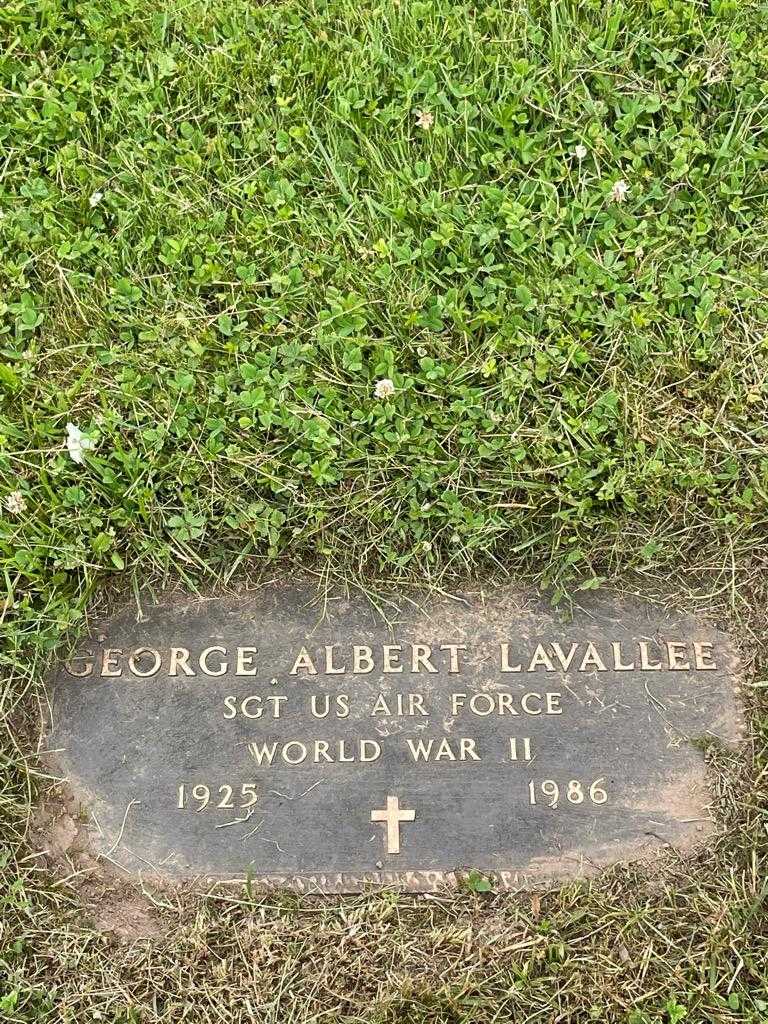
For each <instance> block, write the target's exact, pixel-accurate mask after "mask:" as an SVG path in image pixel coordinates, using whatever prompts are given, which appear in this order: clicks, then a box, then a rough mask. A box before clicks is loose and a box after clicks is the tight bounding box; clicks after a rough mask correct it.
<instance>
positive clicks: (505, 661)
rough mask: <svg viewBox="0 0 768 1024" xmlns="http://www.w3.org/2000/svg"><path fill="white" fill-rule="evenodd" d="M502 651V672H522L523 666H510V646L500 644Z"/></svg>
mask: <svg viewBox="0 0 768 1024" xmlns="http://www.w3.org/2000/svg"><path fill="white" fill-rule="evenodd" d="M499 647H500V650H501V671H502V672H522V671H523V666H522V665H521V664H519V663H518V664H517V665H510V663H509V647H510V645H509V644H499Z"/></svg>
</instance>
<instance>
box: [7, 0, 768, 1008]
mask: <svg viewBox="0 0 768 1024" xmlns="http://www.w3.org/2000/svg"><path fill="white" fill-rule="evenodd" d="M767 30H768V13H767V12H766V10H765V8H764V7H763V6H762V5H761V4H759V3H752V2H738V3H737V2H735V0H711V2H700V3H694V2H688V0H685V2H684V0H647V2H639V0H636V2H630V0H625V2H621V0H599V2H598V0H583V2H581V3H577V2H574V0H562V2H552V3H549V4H544V3H539V2H536V0H531V2H529V3H522V2H518V0H511V2H510V3H507V4H501V3H497V2H495V0H491V2H489V3H488V4H487V5H485V6H482V5H478V6H470V5H467V4H462V3H449V2H447V0H429V2H427V0H424V2H416V0H401V2H399V3H398V2H396V0H381V2H380V3H370V2H366V0H361V2H359V3H351V2H350V0H329V2H313V0H308V2H306V3H295V2H293V0H288V2H285V3H280V4H271V5H263V6H256V5H254V4H248V3H243V2H236V0H218V2H216V3H209V2H192V3H184V4H180V3H178V4H170V3H167V2H164V0H160V2H159V3H155V4H149V3H146V0H120V2H118V0H112V2H110V0H92V2H90V3H87V4H76V3H74V0H6V2H5V3H4V4H3V6H2V9H0V101H1V103H2V105H1V106H0V110H1V111H2V115H3V116H2V118H0V212H2V215H3V216H2V218H1V219H0V397H1V398H2V406H0V503H2V513H1V514H0V515H1V517H0V569H2V577H0V579H2V586H3V591H4V592H3V596H2V598H0V629H2V633H0V641H1V644H2V646H0V671H2V674H3V689H2V696H1V697H0V716H2V721H3V723H4V732H3V733H2V737H3V738H2V740H1V741H0V827H2V829H3V835H4V836H7V837H8V844H7V848H6V852H5V853H4V855H3V860H2V869H1V870H2V876H1V877H2V888H0V986H2V985H4V986H5V988H4V989H2V988H0V1016H1V1015H2V1014H3V1013H4V1014H5V1016H6V1017H7V1019H8V1020H9V1021H13V1022H14V1024H15V1022H21V1021H23V1022H27V1021H59V1020H73V1021H74V1020H77V1021H83V1020H102V1021H109V1022H115V1024H117V1022H129V1021H141V1022H142V1024H143V1022H151V1021H177V1020H178V1021H181V1020H188V1021H193V1022H197V1021H206V1022H207V1021H211V1022H213V1021H216V1022H220V1021H239V1020H246V1019H251V1018H253V1019H255V1020H264V1021H291V1020H297V1021H298V1020H302V1021H308V1020H323V1021H336V1020H338V1021H358V1020H361V1021H362V1020H365V1021H392V1022H394V1021H414V1022H416V1021H419V1022H420V1021H430V1022H431V1021H434V1022H441V1024H442V1022H446V1024H448V1022H451V1024H454V1022H464V1021H466V1022H470V1021H471V1022H473V1024H474V1022H485V1021H488V1022H491V1021H499V1020H505V1019H506V1020H512V1019H513V1020H516V1021H547V1022H549V1021H574V1022H575V1021H584V1020H589V1019H595V1020H621V1021H627V1022H629V1024H657V1022H662V1021H663V1022H673V1021H677V1020H681V1019H683V1017H684V1015H685V1020H691V1021H694V1020H695V1021H699V1020H701V1021H727V1022H747V1021H749V1022H763V1021H765V1020H766V1019H767V1017H766V1014H767V1013H768V1010H767V1007H768V994H767V993H766V990H765V988H766V968H765V963H766V953H767V951H768V943H766V913H765V897H766V887H765V881H764V877H763V875H762V874H761V865H760V858H761V857H764V856H765V852H766V841H765V840H766V837H765V802H764V791H765V765H766V759H765V753H766V742H767V740H768V734H767V732H766V729H767V727H766V717H765V707H764V702H761V701H760V700H759V697H760V695H761V694H762V693H764V687H765V683H764V682H763V680H764V679H765V676H766V672H765V666H766V664H768V658H767V657H766V642H765V639H764V632H765V630H764V622H765V609H766V603H767V602H766V588H765V567H766V553H767V549H768V445H767V442H768V417H767V416H766V408H767V407H768V406H767V403H766V399H767V398H768V385H767V383H766V379H767V374H766V371H767V368H768V342H767V341H766V324H767V323H768V274H767V273H766V270H765V267H766V255H767V250H768V241H767V239H768V187H767V186H768V175H767V174H766V171H767V169H768V131H767V128H766V124H767V121H766V116H767V115H768V100H766V95H767V89H766V86H768V31H767ZM425 114H426V115H428V116H426V117H425V116H424V115H425ZM617 182H623V183H625V185H626V186H627V188H628V191H627V193H626V195H625V196H624V199H623V201H616V198H615V197H617V196H619V195H620V193H621V192H622V191H623V190H622V189H621V188H618V189H617V187H616V185H617ZM382 380H391V381H392V383H393V386H394V393H393V394H392V395H390V396H389V397H384V398H377V397H376V396H375V388H376V384H377V382H380V381H382ZM68 423H72V424H74V425H75V426H76V427H77V428H78V429H79V430H80V431H82V432H83V435H84V436H85V438H86V439H87V440H89V441H91V442H93V447H92V448H90V449H89V450H87V452H86V453H85V457H84V462H83V464H79V463H77V462H75V461H73V459H72V458H71V457H70V455H69V453H68V450H67V448H66V446H65V437H66V432H67V424H68ZM294 562H295V563H301V564H302V565H305V566H306V565H309V566H311V567H312V569H313V571H315V572H317V573H318V575H319V578H320V579H321V581H323V582H326V583H327V582H330V581H340V580H343V581H353V582H360V583H361V584H362V585H365V586H367V587H371V586H376V585H378V584H379V583H381V582H385V581H386V582H390V583H391V582H393V581H396V582H399V583H400V584H401V585H409V584H413V583H419V584H420V585H426V586H432V587H446V586H450V585H451V584H452V581H455V580H457V579H459V578H461V577H463V576H467V575H469V574H476V573H480V572H482V573H484V574H490V573H493V574H495V575H497V576H498V575H503V574H505V573H506V574H510V575H525V576H526V577H527V578H529V579H534V580H535V581H537V582H538V583H539V584H541V585H542V586H545V587H547V588H549V589H550V590H551V592H552V594H553V600H555V601H562V600H563V599H564V598H566V597H567V596H568V595H569V594H572V593H573V592H575V591H576V590H577V589H578V588H579V587H593V586H597V585H600V584H601V583H602V582H605V581H608V582H610V581H614V580H618V579H627V578H630V577H631V578H632V579H634V580H639V581H641V583H643V585H645V586H648V587H650V588H653V587H656V586H657V585H659V584H660V583H662V582H666V583H667V584H669V582H670V581H671V583H672V586H673V587H674V588H675V589H677V590H678V591H679V592H680V593H681V594H683V595H684V594H686V593H687V592H689V591H690V592H692V593H695V595H696V596H697V600H699V601H702V602H705V603H706V602H709V603H715V604H717V605H718V606H719V607H721V608H722V610H723V614H727V615H728V616H729V617H730V619H731V622H732V623H734V624H737V627H738V628H739V629H745V630H747V632H746V633H745V636H746V637H747V638H748V640H749V643H748V644H747V647H746V654H747V655H748V660H749V663H750V666H751V668H752V669H753V672H752V674H751V675H750V677H749V678H750V680H751V685H752V687H753V689H752V690H751V691H750V694H751V695H750V698H749V699H750V702H751V705H750V706H751V710H752V725H753V736H752V742H751V745H750V747H749V750H748V755H749V756H748V761H749V763H748V764H741V763H739V764H738V765H737V764H735V763H734V764H727V765H721V766H720V769H721V770H719V771H718V773H717V778H718V779H719V780H720V782H719V785H721V786H722V787H723V791H722V800H723V824H724V826H726V827H725V830H724V833H723V835H722V837H721V839H720V840H719V841H718V842H717V843H716V844H715V845H714V846H713V848H712V849H710V850H707V851H705V852H704V853H703V854H702V855H701V857H700V858H699V860H698V861H696V862H695V863H685V864H681V865H678V866H677V867H675V866H674V865H672V866H671V867H670V868H669V872H671V873H667V874H665V875H664V876H663V880H662V881H659V880H658V879H653V878H651V879H648V878H645V877H643V876H642V875H640V874H639V873H636V872H635V869H632V868H624V869H616V870H615V871H614V872H612V873H609V874H608V875H607V876H606V877H605V878H604V879H602V880H600V881H598V882H597V883H594V884H592V885H585V886H571V887H566V888H564V889H562V890H560V891H553V892H551V893H548V894H545V895H543V896H542V897H541V898H540V906H539V904H538V903H537V899H539V898H538V897H537V899H534V900H533V901H532V900H531V897H530V895H528V896H526V895H520V896H519V897H501V896H491V897H488V898H486V897H481V896H469V895H466V894H465V895H455V896H451V897H446V899H445V900H440V901H437V902H434V903H429V902H425V901H419V900H413V899H411V898H407V897H404V896H397V895H396V894H383V895H378V896H371V897H366V898H359V899H358V898H355V899H350V900H334V901H329V902H328V903H323V904H312V903H311V902H309V901H304V902H297V901H296V900H295V899H294V898H291V899H290V900H287V899H285V898H278V897H274V898H272V897H270V898H262V897H261V896H255V897H253V898H251V897H247V896H243V897H242V899H239V898H238V899H233V898H232V897H231V896H230V897H229V898H228V899H225V898H224V897H222V896H221V894H217V893H215V892H214V893H213V894H209V895H208V896H200V895H199V894H197V895H195V894H193V893H186V894H160V895H158V894H154V895H153V896H152V899H154V900H155V901H156V902H157V903H158V904H160V905H159V906H157V907H155V906H154V904H152V901H151V900H150V908H151V916H152V919H153V920H155V923H156V925H157V922H160V924H159V925H157V926H156V927H154V930H153V929H150V931H151V937H150V938H148V939H145V940H135V941H128V939H126V940H125V942H124V943H122V944H121V943H117V944H110V943H109V941H108V940H107V939H106V938H105V937H104V934H103V932H102V931H100V930H99V929H95V930H94V929H93V928H91V927H90V925H89V924H88V923H87V922H88V920H89V917H88V914H86V916H85V917H84V916H83V909H82V907H83V901H84V900H85V901H86V902H87V901H88V899H90V898H91V896H93V894H90V896H89V893H88V891H87V889H86V890H83V888H82V885H81V882H82V880H81V879H69V880H68V881H64V880H62V879H61V878H60V877H58V878H57V877H55V876H52V875H51V874H50V873H49V872H46V871H45V870H43V869H42V868H41V866H40V864H39V862H37V861H36V860H35V859H34V858H31V857H30V852H31V851H30V849H29V848H28V845H27V844H26V840H25V835H26V831H27V825H28V821H29V815H30V807H31V806H32V805H33V802H34V798H35V792H36V791H38V790H39V789H40V787H41V786H44V785H45V781H46V780H45V779H44V777H43V772H42V771H41V769H40V766H39V764H38V763H37V761H36V758H35V751H36V747H37V740H38V735H39V729H40V724H41V720H42V719H44V708H45V704H44V700H45V695H44V690H43V688H42V685H41V682H40V680H41V676H42V673H43V671H44V669H45V667H46V665H47V664H48V663H49V660H50V658H51V656H52V654H53V652H54V651H59V652H60V651H61V650H62V649H63V645H66V643H67V642H68V641H69V639H70V638H71V637H72V636H73V635H75V634H76V633H77V630H78V629H80V628H82V626H83V623H84V616H85V610H86V607H87V604H88V601H89V600H91V599H92V598H93V599H96V598H98V595H99V594H100V593H101V592H102V590H103V588H105V587H108V586H112V585H119V586H123V587H130V586H134V585H135V586H138V585H139V584H140V583H143V582H145V581H147V580H150V579H155V580H160V579H164V578H166V577H168V576H169V575H172V576H173V577H174V578H176V579H179V578H180V579H181V580H182V581H183V582H184V583H185V584H186V585H187V586H197V585H200V584H202V583H205V582H206V581H208V582H210V581H216V582H217V583H219V584H224V585H227V584H232V585H233V584H236V583H237V581H238V580H239V579H240V578H241V577H242V576H243V575H245V574H247V573H250V572H263V571H284V569H280V568H279V567H280V566H283V567H284V566H286V565H289V564H293V563H294ZM738 624H741V625H738ZM761 772H762V775H761ZM731 777H733V779H734V780H736V781H734V782H733V784H732V785H731V784H730V783H729V779H731ZM737 781H738V782H739V785H741V789H738V788H736V790H735V791H733V792H732V791H731V790H732V788H733V786H736V782H737ZM761 787H762V789H761ZM134 895H135V894H134ZM133 898H134V897H131V899H133ZM126 899H127V897H126ZM142 913H143V911H142ZM139 930H140V929H139ZM3 973H5V975H6V978H5V979H3Z"/></svg>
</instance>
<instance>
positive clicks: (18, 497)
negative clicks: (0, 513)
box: [5, 491, 27, 516]
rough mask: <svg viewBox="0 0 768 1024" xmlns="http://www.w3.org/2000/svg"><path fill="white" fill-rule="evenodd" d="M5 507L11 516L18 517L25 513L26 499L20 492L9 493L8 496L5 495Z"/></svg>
mask: <svg viewBox="0 0 768 1024" xmlns="http://www.w3.org/2000/svg"><path fill="white" fill-rule="evenodd" d="M5 507H6V509H7V510H8V511H9V512H10V513H11V515H12V516H20V515H21V514H22V512H24V511H26V508H27V499H26V498H25V497H24V495H23V494H22V493H21V491H11V493H10V494H8V495H6V498H5Z"/></svg>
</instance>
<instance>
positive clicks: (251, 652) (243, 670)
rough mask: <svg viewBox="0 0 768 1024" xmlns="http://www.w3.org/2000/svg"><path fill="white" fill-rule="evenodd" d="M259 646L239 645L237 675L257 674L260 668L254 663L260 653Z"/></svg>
mask: <svg viewBox="0 0 768 1024" xmlns="http://www.w3.org/2000/svg"><path fill="white" fill-rule="evenodd" d="M258 652H259V649H258V647H238V648H237V667H236V668H235V675H236V676H255V675H256V673H257V672H258V669H257V668H256V666H255V665H254V663H253V660H254V657H255V656H256V655H257V654H258Z"/></svg>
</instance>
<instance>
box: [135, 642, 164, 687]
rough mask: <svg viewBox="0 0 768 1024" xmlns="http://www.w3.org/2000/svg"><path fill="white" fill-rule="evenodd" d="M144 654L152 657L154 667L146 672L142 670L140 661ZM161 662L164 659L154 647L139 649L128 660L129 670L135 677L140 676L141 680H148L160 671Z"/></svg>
mask: <svg viewBox="0 0 768 1024" xmlns="http://www.w3.org/2000/svg"><path fill="white" fill-rule="evenodd" d="M143 654H151V655H152V666H151V668H149V669H147V670H145V671H142V670H141V665H140V661H139V659H140V658H141V656H142V655H143ZM161 662H162V658H161V657H160V651H158V650H156V649H155V648H154V647H137V648H136V650H135V651H133V652H132V653H131V656H130V657H129V658H128V668H129V669H130V671H131V672H133V674H134V675H135V676H138V677H139V679H146V678H148V677H149V676H153V675H155V673H156V672H158V671H159V669H160V665H161Z"/></svg>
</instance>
